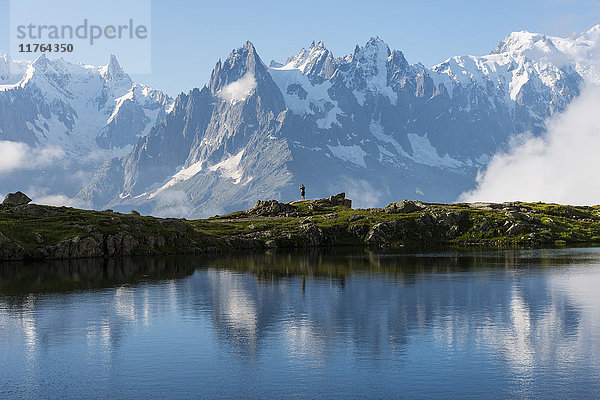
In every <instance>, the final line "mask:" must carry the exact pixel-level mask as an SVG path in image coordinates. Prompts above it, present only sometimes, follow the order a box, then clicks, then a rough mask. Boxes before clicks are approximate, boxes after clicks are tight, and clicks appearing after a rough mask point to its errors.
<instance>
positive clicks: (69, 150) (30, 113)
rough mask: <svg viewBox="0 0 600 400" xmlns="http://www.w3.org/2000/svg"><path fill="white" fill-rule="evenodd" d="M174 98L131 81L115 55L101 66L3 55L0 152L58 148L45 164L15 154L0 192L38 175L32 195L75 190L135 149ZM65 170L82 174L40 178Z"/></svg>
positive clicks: (5, 170)
mask: <svg viewBox="0 0 600 400" xmlns="http://www.w3.org/2000/svg"><path fill="white" fill-rule="evenodd" d="M171 104H172V99H171V98H169V96H167V95H166V94H164V93H162V92H160V91H157V90H154V89H152V88H150V87H147V86H145V85H141V84H137V83H133V82H132V81H131V79H130V77H129V76H128V75H127V74H126V73H125V71H123V69H122V68H121V66H120V65H119V63H118V61H117V59H116V58H115V57H114V56H112V57H111V58H110V60H109V62H108V64H107V65H104V66H100V67H95V66H91V65H83V64H72V63H69V62H66V61H64V60H63V59H49V58H47V57H46V56H45V55H42V56H40V57H39V58H37V59H36V60H34V61H14V60H11V59H10V57H8V56H0V112H1V118H0V143H3V144H4V146H0V152H8V151H10V150H9V149H10V148H11V147H10V146H13V147H14V145H15V143H17V144H21V145H23V146H27V147H26V148H27V149H28V152H30V153H32V152H35V151H43V150H44V149H47V148H51V149H54V150H55V152H56V154H58V153H60V154H61V157H60V160H59V159H56V158H55V159H53V160H52V162H48V163H45V164H43V165H40V164H39V163H28V162H27V161H26V160H25V159H16V160H15V162H14V163H13V165H7V166H6V167H5V168H3V169H2V170H0V192H6V191H9V190H14V189H25V190H26V189H28V187H24V186H23V182H22V181H23V180H27V179H33V180H35V182H31V183H28V184H31V185H33V186H35V188H34V189H33V192H34V193H36V192H39V193H45V194H48V193H52V192H54V193H71V194H73V193H77V191H79V189H81V186H82V185H83V183H82V181H81V180H82V179H84V178H83V177H84V176H86V175H90V174H91V173H93V171H95V170H96V169H97V168H98V166H99V165H100V164H101V163H102V162H104V161H105V160H106V159H109V158H111V157H114V156H118V155H124V154H127V153H128V152H130V151H131V149H132V148H133V145H134V144H135V142H136V141H137V139H138V138H139V137H142V136H144V135H146V134H147V133H148V132H149V130H150V128H151V127H152V126H153V125H155V124H156V122H157V121H158V120H160V119H161V118H162V116H163V115H164V114H165V112H166V110H167V109H168V107H169V106H170V105H171ZM1 155H2V154H0V156H1ZM49 171H53V172H49ZM65 171H66V172H65ZM63 173H66V174H68V175H72V174H74V173H76V174H79V175H80V176H82V179H79V180H77V182H74V181H72V180H69V179H59V178H56V179H47V178H44V179H37V178H39V177H40V176H41V175H44V174H45V175H50V176H52V177H54V176H62V175H63ZM45 182H46V183H45Z"/></svg>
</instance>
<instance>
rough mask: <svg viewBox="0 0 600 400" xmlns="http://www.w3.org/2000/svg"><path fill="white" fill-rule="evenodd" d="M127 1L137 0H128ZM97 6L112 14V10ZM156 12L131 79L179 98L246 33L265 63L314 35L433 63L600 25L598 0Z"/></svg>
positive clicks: (164, 7)
mask: <svg viewBox="0 0 600 400" xmlns="http://www.w3.org/2000/svg"><path fill="white" fill-rule="evenodd" d="M127 1H135V0H123V1H122V3H126V2H127ZM9 9H10V7H9V0H0V16H2V17H1V18H2V20H0V49H2V50H4V51H6V50H7V49H8V48H9V22H10V21H9ZM60 12H64V13H69V10H60ZM94 12H95V13H97V12H98V11H94ZM100 12H105V13H106V15H107V16H110V14H111V10H110V7H107V8H105V9H104V11H100ZM112 12H113V13H114V10H113V11H112ZM151 16H152V32H151V37H152V42H151V51H152V53H151V60H152V65H151V71H152V72H151V74H137V75H136V74H132V76H133V78H134V79H135V80H137V81H141V82H144V83H148V84H151V85H153V86H154V87H156V88H158V89H162V90H165V91H167V92H168V93H170V94H172V95H176V94H177V93H179V92H181V91H188V90H189V89H191V88H192V87H196V86H202V85H203V84H205V83H206V82H207V81H208V79H209V77H210V72H211V70H212V68H213V66H214V64H215V62H216V61H217V60H218V59H219V58H226V57H227V55H228V54H229V52H230V51H231V50H232V49H233V48H236V47H239V46H241V45H242V44H243V43H244V42H245V41H246V40H250V41H252V42H253V43H254V45H255V46H256V48H257V50H258V52H259V54H260V56H261V58H262V59H263V61H264V62H266V63H267V64H268V62H269V61H270V60H271V59H276V60H279V61H283V60H284V59H285V58H286V57H288V56H290V55H292V54H295V53H296V52H297V51H298V50H299V49H300V48H301V47H307V46H308V45H309V44H310V42H311V41H312V40H315V41H318V40H323V41H324V42H325V44H326V46H327V47H328V48H329V49H330V50H332V51H333V53H334V55H335V56H342V55H345V54H348V53H351V52H352V51H353V49H354V46H355V45H356V44H361V45H362V44H364V43H365V42H366V41H367V40H368V39H369V38H370V37H371V36H379V37H380V38H382V39H383V40H384V41H385V42H386V43H387V44H388V45H389V46H390V47H391V48H392V49H398V50H401V51H402V52H403V53H404V54H405V56H406V58H407V59H408V60H409V62H422V63H423V64H425V65H427V66H431V65H434V64H437V63H439V62H441V61H443V60H444V59H446V58H448V57H450V56H453V55H463V54H473V55H481V54H486V53H488V52H489V51H490V50H491V49H493V48H494V47H495V45H496V44H497V43H498V41H500V40H501V39H502V38H503V37H504V36H506V35H507V34H508V33H510V32H511V31H516V30H529V31H536V32H543V33H547V34H554V35H569V34H570V33H572V32H579V31H583V30H587V29H589V28H590V27H591V26H593V25H595V24H597V23H600V0H593V1H592V0H580V1H571V0H544V1H541V0H520V1H514V0H504V1H495V2H486V1H481V0H479V1H471V0H467V1H460V0H455V1H419V2H415V1H383V0H372V1H370V2H366V1H353V0H346V1H324V0H319V1H314V0H303V1H300V2H289V1H248V0H245V1H239V0H229V1H214V0H212V1H183V0H171V1H159V0H153V1H152V9H151ZM86 58H89V59H85V60H80V61H83V62H86V63H92V64H104V63H106V61H102V60H107V55H104V54H90V55H88V56H87V57H86Z"/></svg>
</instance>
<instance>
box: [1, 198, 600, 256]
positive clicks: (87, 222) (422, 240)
mask: <svg viewBox="0 0 600 400" xmlns="http://www.w3.org/2000/svg"><path fill="white" fill-rule="evenodd" d="M311 204H312V203H311V202H310V201H302V202H295V203H293V206H294V208H295V210H294V212H293V215H297V216H294V217H252V216H251V215H250V214H248V213H246V212H244V211H238V212H234V213H231V214H228V215H223V216H216V217H213V218H209V219H200V220H191V221H180V220H164V219H159V218H154V217H147V216H136V215H129V214H119V213H115V212H110V211H100V212H99V211H89V210H78V209H73V208H66V207H44V208H43V209H45V210H47V211H48V214H55V215H53V216H48V217H32V216H28V215H24V214H22V213H16V212H12V211H10V210H0V231H1V232H2V233H3V234H4V235H5V236H7V237H8V238H10V239H11V240H12V241H14V242H16V243H18V244H19V245H21V246H22V247H23V248H24V249H25V252H26V253H27V254H29V255H31V254H32V253H33V252H34V250H35V249H36V248H39V247H43V246H55V245H57V244H58V243H59V242H61V241H63V240H65V239H69V238H74V237H80V238H85V237H88V236H94V235H95V237H101V238H106V237H108V236H110V235H119V234H126V235H129V236H132V237H133V238H135V239H136V240H139V242H140V243H142V242H143V240H144V239H145V238H148V237H163V238H165V243H164V245H162V246H160V248H150V247H148V246H146V245H144V244H140V245H139V248H137V249H136V252H138V253H139V254H148V253H151V254H167V253H182V252H194V251H204V250H206V249H207V248H209V247H210V248H216V249H220V250H228V249H231V248H235V247H236V246H237V247H240V248H243V247H244V246H249V243H250V244H251V245H252V246H253V247H261V246H263V245H264V244H265V243H266V242H268V241H274V242H275V243H277V245H279V246H282V247H302V246H305V245H307V243H313V242H311V241H310V240H311V237H310V236H311V234H309V233H307V232H314V228H310V227H311V226H313V225H314V226H316V227H317V228H318V230H319V231H320V235H321V236H322V239H323V241H322V243H323V244H327V245H333V246H361V245H365V244H366V243H367V242H366V241H367V237H368V236H369V233H370V232H371V231H373V229H376V228H374V227H377V224H380V223H386V224H384V225H385V226H386V229H388V231H389V232H387V233H386V235H387V236H385V235H384V236H385V238H386V239H385V243H384V244H385V245H386V246H388V247H394V246H412V245H423V244H438V245H439V244H442V245H443V244H446V245H482V244H483V245H494V246H497V245H524V246H534V245H540V244H542V243H544V244H571V243H592V242H593V243H596V242H600V207H599V206H595V207H575V206H565V205H558V204H544V203H516V204H514V205H513V207H512V209H511V210H503V209H500V208H495V209H483V208H473V207H472V206H471V205H469V204H464V203H459V204H427V208H426V209H425V210H422V211H417V212H412V213H387V212H385V210H382V209H349V208H345V207H341V206H330V207H324V206H322V207H319V208H318V209H317V210H313V209H311V207H312V206H311ZM505 206H506V205H504V206H502V207H505ZM38 207H39V206H38ZM515 224H516V225H517V228H515V230H514V233H507V230H508V228H509V227H511V226H512V225H515ZM390 226H391V227H392V228H389V227H390ZM390 232H391V233H390ZM40 238H41V240H40ZM232 240H234V242H232ZM319 243H321V242H319Z"/></svg>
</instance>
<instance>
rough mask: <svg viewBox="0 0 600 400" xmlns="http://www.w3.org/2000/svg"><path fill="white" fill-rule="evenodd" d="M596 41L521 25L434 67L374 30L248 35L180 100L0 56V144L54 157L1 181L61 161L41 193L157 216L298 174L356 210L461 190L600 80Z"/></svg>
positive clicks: (120, 80) (256, 194)
mask: <svg viewBox="0 0 600 400" xmlns="http://www.w3.org/2000/svg"><path fill="white" fill-rule="evenodd" d="M599 41H600V25H598V26H595V27H593V28H592V29H590V30H589V31H587V32H583V33H581V34H577V35H573V36H571V37H569V38H561V37H555V36H547V35H543V34H536V33H530V32H514V33H511V34H510V35H508V36H507V37H506V38H504V39H503V40H502V41H501V42H500V43H499V44H498V45H497V47H496V48H495V49H494V50H493V51H492V52H491V53H490V54H488V55H485V56H478V57H475V56H457V57H452V58H450V59H448V60H446V61H444V62H442V63H441V64H438V65H435V66H433V67H431V68H427V67H425V66H423V65H422V64H420V63H417V64H410V63H409V62H408V61H407V60H406V58H405V57H404V55H403V53H402V52H400V51H398V50H390V49H389V47H388V46H387V45H386V44H385V42H384V41H383V40H381V39H379V38H377V37H375V38H371V39H370V40H369V41H368V42H367V43H366V44H365V45H363V46H356V48H355V50H354V52H353V53H352V54H349V55H346V56H343V57H335V56H334V55H333V54H332V52H331V51H329V50H328V49H327V48H326V46H325V45H324V44H323V43H322V42H318V43H314V42H313V43H312V44H311V45H310V46H309V47H308V48H307V49H301V50H300V51H299V52H298V53H297V54H296V55H294V56H292V57H289V58H288V59H287V60H286V61H285V62H275V61H272V62H271V63H270V64H269V65H267V64H265V63H264V62H263V61H262V60H261V58H260V56H259V54H258V51H257V49H256V48H255V47H254V45H253V44H252V43H251V42H246V43H245V44H244V45H243V46H242V47H241V48H239V49H236V50H234V51H233V52H232V53H231V54H230V55H229V56H228V57H227V58H226V59H225V60H219V61H218V62H217V64H216V65H215V67H214V70H213V72H212V74H211V76H210V79H209V81H208V84H207V85H205V86H204V87H202V88H195V89H192V90H191V91H190V92H188V93H182V94H180V95H179V96H177V97H176V98H175V99H171V98H170V97H169V96H167V95H166V94H164V93H162V92H160V91H157V90H154V89H152V88H149V87H147V86H145V85H141V84H138V83H133V82H132V81H131V79H130V78H129V77H128V76H127V75H126V74H125V72H124V71H123V70H122V68H120V66H119V65H118V62H117V61H116V59H115V58H111V60H110V62H109V64H108V65H106V66H103V67H91V66H84V65H73V64H69V63H66V62H64V61H62V60H49V59H47V58H45V57H40V58H38V59H37V60H36V61H34V62H27V63H17V62H14V61H12V60H10V59H8V58H7V57H4V58H3V59H2V58H0V115H2V116H3V117H2V119H0V141H2V142H0V144H1V143H5V144H6V143H17V142H18V143H23V144H24V145H26V146H28V149H29V150H30V151H31V152H35V151H38V152H43V151H46V152H47V153H48V149H50V151H49V154H50V156H53V155H55V154H58V156H59V157H58V156H57V157H58V158H60V160H54V159H52V157H50V158H51V159H52V162H49V163H47V165H43V166H35V165H34V166H28V167H24V168H20V169H17V168H13V169H11V170H7V169H6V168H5V171H4V172H2V171H1V170H0V175H3V176H0V191H7V189H12V188H13V186H15V185H16V183H17V182H18V181H19V180H21V179H22V177H23V176H24V173H29V174H30V176H31V178H29V179H30V180H31V182H32V183H34V184H40V185H41V184H42V182H40V181H44V179H40V178H39V177H40V176H41V175H40V173H39V171H40V168H43V169H44V170H45V171H46V170H48V168H49V166H51V168H58V167H57V165H60V168H62V169H61V170H62V171H68V173H65V174H63V175H65V176H68V177H69V178H72V177H73V176H76V175H74V171H78V172H80V175H81V179H79V180H77V182H71V181H72V180H73V179H70V180H69V179H62V180H61V178H59V177H60V174H59V173H55V174H54V175H53V176H55V177H56V178H55V179H54V180H45V182H44V183H45V184H46V185H49V188H50V189H48V190H46V192H48V193H50V192H52V191H54V192H56V191H57V190H61V191H62V192H63V193H65V194H66V195H68V196H73V195H74V194H75V193H77V197H76V198H77V201H79V202H80V203H83V204H87V205H89V206H90V207H94V208H111V209H115V210H122V211H129V209H131V208H135V209H137V210H139V211H141V212H144V213H151V214H155V215H162V216H185V217H190V216H196V217H197V216H208V215H214V214H217V213H225V212H228V211H233V210H237V209H246V208H249V207H250V206H252V205H253V204H254V203H255V202H256V200H258V199H266V198H275V199H278V200H283V201H287V200H293V199H296V198H298V194H299V191H298V186H299V185H300V184H304V185H305V186H306V188H307V195H308V197H325V196H328V195H329V194H331V193H334V192H335V193H337V192H342V191H344V192H346V193H347V195H348V197H350V198H352V199H353V200H354V201H355V203H354V204H355V205H356V206H362V207H371V206H382V205H385V204H387V203H390V202H392V201H395V200H398V199H402V198H416V199H419V200H425V201H444V202H449V201H454V200H455V199H456V198H457V197H458V196H459V195H460V194H461V193H462V192H463V191H465V190H468V189H470V188H472V187H473V186H474V184H475V177H476V175H477V173H478V171H480V170H481V169H482V168H485V166H486V164H487V162H488V161H489V160H490V158H491V157H492V156H493V155H494V154H495V153H497V152H498V151H502V150H504V149H505V148H506V146H507V144H508V143H509V140H510V138H511V137H512V136H514V135H516V134H520V133H524V132H530V133H532V134H533V135H539V134H541V133H542V132H544V130H545V122H546V120H547V119H548V118H549V117H550V116H552V115H554V114H556V113H558V112H561V111H563V110H564V109H565V108H566V107H567V105H568V104H569V103H570V101H571V100H572V99H573V98H575V97H576V96H577V95H578V94H579V92H580V90H581V88H582V85H583V84H584V82H592V83H600V70H599V68H600V63H598V61H597V60H598V56H599V54H598V52H597V47H598V43H599ZM40 154H42V153H40ZM91 155H93V157H92V156H91ZM38 158H42V159H43V157H38ZM62 164H65V165H67V167H66V168H65V167H64V166H63V165H62ZM1 165H2V164H1V163H0V166H1ZM0 168H1V167H0ZM81 171H83V172H81ZM93 171H95V172H93ZM92 172H93V176H91V174H92ZM11 177H12V178H11ZM36 179H37V180H36ZM58 181H60V185H59V184H58V183H56V184H55V183H54V182H58ZM61 185H62V186H61Z"/></svg>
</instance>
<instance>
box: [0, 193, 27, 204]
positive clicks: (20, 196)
mask: <svg viewBox="0 0 600 400" xmlns="http://www.w3.org/2000/svg"><path fill="white" fill-rule="evenodd" d="M29 202H31V199H30V198H29V197H28V196H27V195H26V194H24V193H22V192H16V193H9V194H7V195H6V197H5V198H4V201H3V202H2V205H3V206H5V207H15V206H20V205H23V204H28V203H29Z"/></svg>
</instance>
